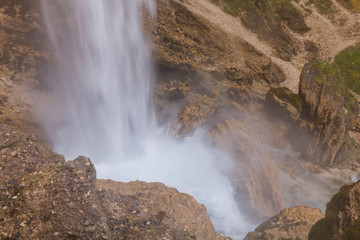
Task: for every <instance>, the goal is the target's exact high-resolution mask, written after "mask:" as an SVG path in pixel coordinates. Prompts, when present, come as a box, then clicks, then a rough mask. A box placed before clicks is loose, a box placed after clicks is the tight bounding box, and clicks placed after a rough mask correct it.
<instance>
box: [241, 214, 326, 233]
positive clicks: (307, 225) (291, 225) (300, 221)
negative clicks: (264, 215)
mask: <svg viewBox="0 0 360 240" xmlns="http://www.w3.org/2000/svg"><path fill="white" fill-rule="evenodd" d="M323 217H324V214H323V213H322V212H321V211H320V210H319V209H313V208H309V207H291V208H287V209H284V210H282V211H281V212H280V213H279V214H277V215H275V216H274V217H272V218H270V219H269V220H268V221H266V222H265V223H263V224H261V225H260V226H259V227H257V228H256V229H255V231H254V232H250V233H248V235H247V236H246V237H245V239H244V240H283V239H296V240H307V239H308V235H309V231H310V229H311V227H312V225H313V224H315V223H316V222H317V221H318V220H319V219H321V218H323Z"/></svg>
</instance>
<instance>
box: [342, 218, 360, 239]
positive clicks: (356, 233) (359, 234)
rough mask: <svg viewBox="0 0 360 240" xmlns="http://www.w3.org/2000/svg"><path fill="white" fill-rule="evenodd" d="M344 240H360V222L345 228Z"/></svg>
mask: <svg viewBox="0 0 360 240" xmlns="http://www.w3.org/2000/svg"><path fill="white" fill-rule="evenodd" d="M343 239H344V240H359V239H360V222H358V223H357V224H355V225H354V226H350V227H347V228H345V230H344V236H343Z"/></svg>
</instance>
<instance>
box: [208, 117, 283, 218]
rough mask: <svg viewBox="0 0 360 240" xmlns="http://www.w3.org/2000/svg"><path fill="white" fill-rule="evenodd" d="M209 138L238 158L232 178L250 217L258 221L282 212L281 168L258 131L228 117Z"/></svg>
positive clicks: (212, 131) (242, 204)
mask: <svg viewBox="0 0 360 240" xmlns="http://www.w3.org/2000/svg"><path fill="white" fill-rule="evenodd" d="M208 137H209V140H210V141H211V142H212V144H213V145H215V146H217V147H218V148H220V149H224V150H227V151H228V152H229V153H230V154H231V156H232V157H233V158H234V159H236V163H235V164H236V165H235V166H236V167H235V168H234V169H233V172H232V173H231V175H232V176H231V179H232V182H233V186H234V188H235V196H236V198H237V200H238V202H239V203H241V204H239V207H240V209H241V211H242V212H243V213H244V214H246V215H247V217H248V219H250V220H253V221H254V222H258V221H259V220H264V219H266V218H268V217H270V216H273V215H274V214H275V213H277V212H278V211H280V209H281V208H282V207H283V196H282V193H281V187H280V183H279V176H278V174H279V173H278V171H279V169H278V167H277V165H276V164H275V162H274V161H273V160H272V159H271V157H270V155H269V153H268V151H267V150H266V149H265V148H264V146H263V145H262V144H261V143H259V141H258V140H257V139H258V138H259V136H258V135H257V134H256V132H255V131H253V130H252V129H249V128H248V127H247V125H246V124H244V123H243V122H242V121H241V120H237V119H227V120H224V121H223V122H222V123H219V124H217V125H216V126H214V127H213V129H212V130H211V131H210V132H209V136H208Z"/></svg>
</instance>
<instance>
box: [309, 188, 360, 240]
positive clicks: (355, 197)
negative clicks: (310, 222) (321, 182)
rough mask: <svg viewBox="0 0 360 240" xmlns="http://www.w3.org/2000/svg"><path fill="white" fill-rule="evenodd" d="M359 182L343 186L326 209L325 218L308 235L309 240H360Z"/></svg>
mask: <svg viewBox="0 0 360 240" xmlns="http://www.w3.org/2000/svg"><path fill="white" fill-rule="evenodd" d="M359 219H360V182H357V183H353V184H351V185H346V186H343V187H342V188H341V189H340V191H339V192H338V193H337V194H336V195H335V196H334V197H333V198H332V199H331V201H330V202H329V203H328V205H327V207H326V213H325V218H323V219H321V220H319V221H318V222H317V223H316V224H315V225H314V226H313V227H312V228H311V231H310V233H309V240H327V239H334V240H347V239H359V238H360V222H359Z"/></svg>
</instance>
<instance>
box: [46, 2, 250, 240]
mask: <svg viewBox="0 0 360 240" xmlns="http://www.w3.org/2000/svg"><path fill="white" fill-rule="evenodd" d="M54 2H56V1H54ZM60 2H61V3H60ZM43 3H44V9H46V10H45V12H44V16H45V20H46V23H47V28H48V32H49V36H50V39H51V44H52V49H53V52H54V56H55V62H56V64H55V66H54V67H53V69H52V71H51V73H50V75H49V78H48V82H49V88H50V90H51V92H52V97H51V99H50V100H47V102H46V103H45V104H43V105H42V109H41V111H40V114H39V116H40V118H41V119H42V123H43V125H44V128H45V130H46V133H47V135H48V137H49V141H50V142H51V144H52V145H53V147H54V149H55V150H56V151H58V152H60V153H62V154H64V155H65V156H66V158H67V159H74V158H75V157H77V156H78V155H85V156H89V157H90V158H91V159H92V161H93V162H94V163H95V165H96V168H97V172H98V177H100V178H111V179H114V180H120V181H131V180H144V181H149V182H154V181H160V182H164V183H165V184H166V185H168V186H171V187H176V188H177V189H179V191H181V192H186V193H189V194H191V195H193V196H194V197H195V198H196V200H198V201H199V202H201V203H203V204H205V205H206V206H207V208H208V213H209V215H210V217H211V219H212V222H213V224H214V226H215V228H216V230H217V231H218V232H221V233H223V234H225V235H228V236H231V237H233V239H240V238H242V237H243V236H244V234H245V233H246V232H247V231H248V230H250V229H249V227H250V226H249V225H248V224H247V223H246V221H245V219H244V218H243V217H242V214H241V212H240V211H239V210H238V207H237V204H236V202H235V200H234V197H233V188H232V186H231V183H230V181H229V179H228V178H227V177H226V171H227V169H229V168H231V161H230V160H228V159H227V158H226V156H224V155H222V154H220V153H218V152H216V151H214V150H211V149H210V148H207V147H206V146H205V145H204V144H203V143H202V141H201V133H198V134H196V135H195V136H193V137H188V138H185V139H183V140H181V141H176V140H174V139H172V138H171V137H170V136H168V135H167V134H166V133H164V132H165V130H164V129H162V128H161V127H158V126H157V123H156V120H155V116H154V115H155V114H154V110H153V105H152V101H151V99H152V96H151V89H152V88H151V83H152V79H153V78H154V74H153V72H152V68H151V64H150V61H149V55H150V53H149V49H148V43H147V42H146V40H145V38H144V35H143V33H142V25H141V16H140V9H141V7H142V6H143V4H147V6H148V8H149V9H150V10H151V11H153V12H154V9H155V7H156V6H155V3H154V2H151V1H148V2H145V1H140V0H116V1H115V0H114V1H112V0H107V1H105V0H86V1H85V0H66V1H65V0H64V1H58V2H57V4H59V6H57V10H59V9H61V10H62V11H58V12H59V13H57V12H56V11H54V10H51V9H52V8H48V7H49V6H47V4H48V3H49V1H47V0H44V1H43ZM60 5H61V6H60ZM59 14H64V16H66V17H64V16H62V15H59Z"/></svg>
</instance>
